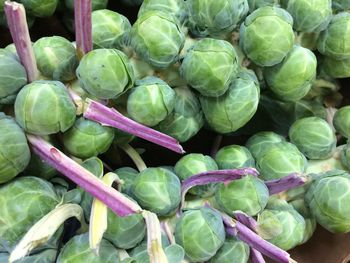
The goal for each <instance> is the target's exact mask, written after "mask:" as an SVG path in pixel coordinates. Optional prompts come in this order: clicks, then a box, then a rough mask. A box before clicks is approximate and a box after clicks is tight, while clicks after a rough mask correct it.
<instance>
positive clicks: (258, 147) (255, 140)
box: [246, 131, 286, 159]
mask: <svg viewBox="0 0 350 263" xmlns="http://www.w3.org/2000/svg"><path fill="white" fill-rule="evenodd" d="M280 142H286V139H285V138H284V137H283V136H281V135H279V134H277V133H274V132H268V131H262V132H258V133H256V134H255V135H253V136H252V137H250V138H249V139H248V141H247V143H246V147H247V148H248V149H249V151H250V152H251V154H252V155H253V156H254V158H256V159H258V158H260V156H261V154H262V152H263V151H264V150H265V149H268V148H270V145H271V144H275V143H280Z"/></svg>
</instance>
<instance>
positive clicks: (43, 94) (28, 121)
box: [15, 81, 76, 135]
mask: <svg viewBox="0 0 350 263" xmlns="http://www.w3.org/2000/svg"><path fill="white" fill-rule="evenodd" d="M75 112H76V109H75V105H74V103H73V101H72V99H71V98H70V96H69V94H68V92H67V90H66V88H65V86H64V85H63V84H62V83H61V82H58V81H34V82H32V83H30V84H28V85H26V86H24V87H23V89H21V91H20V92H19V93H18V95H17V98H16V101H15V114H16V121H17V122H18V124H19V125H20V126H21V127H22V128H23V129H24V130H25V131H27V132H29V133H32V134H37V135H49V134H53V133H57V132H59V131H61V132H65V131H66V130H68V129H69V128H70V127H71V126H72V125H73V124H74V121H75Z"/></svg>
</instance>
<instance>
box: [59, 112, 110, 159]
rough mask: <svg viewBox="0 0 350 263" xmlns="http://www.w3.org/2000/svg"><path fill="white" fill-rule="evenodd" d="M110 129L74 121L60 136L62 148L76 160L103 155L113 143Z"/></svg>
mask: <svg viewBox="0 0 350 263" xmlns="http://www.w3.org/2000/svg"><path fill="white" fill-rule="evenodd" d="M113 138H114V131H113V129H112V128H110V127H107V126H102V125H101V124H99V123H97V122H94V121H90V120H87V119H84V118H83V117H81V118H79V119H77V120H76V122H75V123H74V125H73V126H72V127H71V128H70V129H69V130H68V131H66V132H65V133H63V135H62V140H63V144H64V147H65V148H66V149H67V150H68V151H69V152H70V153H71V154H72V155H74V156H76V157H78V158H83V159H86V158H90V157H93V156H97V155H99V154H101V153H104V152H105V151H107V150H108V149H109V147H110V146H111V144H112V142H113Z"/></svg>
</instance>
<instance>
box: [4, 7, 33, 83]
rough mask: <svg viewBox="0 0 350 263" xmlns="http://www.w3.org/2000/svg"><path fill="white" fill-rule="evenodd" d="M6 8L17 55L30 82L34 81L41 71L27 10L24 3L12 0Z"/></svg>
mask: <svg viewBox="0 0 350 263" xmlns="http://www.w3.org/2000/svg"><path fill="white" fill-rule="evenodd" d="M4 10H5V14H6V19H7V24H8V27H9V29H10V32H11V36H12V39H13V43H14V44H15V46H16V50H17V55H18V57H19V59H20V61H21V63H22V65H23V66H24V68H25V70H26V72H27V78H28V82H32V81H34V80H36V79H37V78H38V76H39V71H38V68H37V65H36V61H35V56H34V51H33V47H32V42H31V40H30V35H29V30H28V25H27V19H26V12H25V10H24V7H23V5H22V4H18V3H16V2H10V1H6V2H5V6H4Z"/></svg>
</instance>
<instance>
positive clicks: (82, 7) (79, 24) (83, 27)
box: [74, 0, 92, 58]
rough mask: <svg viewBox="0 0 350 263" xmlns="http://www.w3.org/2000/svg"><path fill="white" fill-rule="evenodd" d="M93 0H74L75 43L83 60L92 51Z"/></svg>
mask: <svg viewBox="0 0 350 263" xmlns="http://www.w3.org/2000/svg"><path fill="white" fill-rule="evenodd" d="M91 8H92V7H91V0H74V22H75V41H76V45H77V54H78V57H79V58H82V57H83V56H84V54H86V53H88V52H90V51H91V50H92V23H91Z"/></svg>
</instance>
